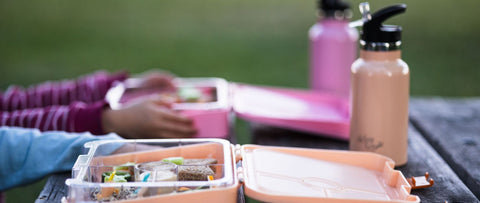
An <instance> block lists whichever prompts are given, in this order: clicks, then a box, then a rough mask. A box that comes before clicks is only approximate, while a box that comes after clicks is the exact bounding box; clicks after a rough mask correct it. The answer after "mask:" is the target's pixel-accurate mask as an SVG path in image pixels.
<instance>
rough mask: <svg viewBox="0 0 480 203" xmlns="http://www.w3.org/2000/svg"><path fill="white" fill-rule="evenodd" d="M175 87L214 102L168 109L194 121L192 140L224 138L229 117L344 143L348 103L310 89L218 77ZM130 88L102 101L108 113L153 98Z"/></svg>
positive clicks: (122, 88)
mask: <svg viewBox="0 0 480 203" xmlns="http://www.w3.org/2000/svg"><path fill="white" fill-rule="evenodd" d="M133 81H134V80H133ZM133 83H135V82H133ZM175 85H176V86H177V87H178V88H179V89H182V88H207V89H208V88H209V89H210V90H214V91H210V93H209V94H212V95H213V96H211V97H212V98H214V99H213V100H211V101H202V102H178V103H175V104H174V105H173V109H174V110H178V111H179V112H180V113H181V114H183V115H186V116H187V117H190V118H191V119H192V120H193V121H194V123H195V126H196V127H197V129H198V134H197V135H195V136H194V137H196V138H227V137H228V136H229V132H230V127H229V126H231V125H230V124H231V123H232V122H233V119H232V118H234V117H235V116H236V117H239V118H242V119H245V120H248V121H252V122H257V123H263V124H268V125H272V126H278V127H282V128H288V129H293V130H299V131H303V132H308V133H312V134H315V135H322V136H327V137H331V138H335V139H341V140H348V138H349V123H350V118H349V106H348V105H349V104H348V101H346V100H343V99H340V98H338V97H335V96H333V95H329V94H324V93H321V92H317V91H312V90H301V89H293V88H279V87H268V86H256V85H248V84H240V83H232V82H230V83H229V82H227V81H226V80H224V79H222V78H177V79H175ZM129 89H133V90H131V91H129ZM134 89H135V85H127V84H125V83H119V84H117V85H116V86H114V87H112V88H111V89H110V90H109V91H108V93H107V95H106V99H107V101H108V102H109V103H110V106H111V107H112V108H119V107H121V105H123V104H124V103H126V102H128V101H129V100H131V99H134V98H136V97H140V96H144V95H150V94H159V92H148V91H147V92H141V91H140V92H137V91H135V90H134Z"/></svg>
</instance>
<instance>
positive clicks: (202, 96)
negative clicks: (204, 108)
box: [160, 86, 217, 103]
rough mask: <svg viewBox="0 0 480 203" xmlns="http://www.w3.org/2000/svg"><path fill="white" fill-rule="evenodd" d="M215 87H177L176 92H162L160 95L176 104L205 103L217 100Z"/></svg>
mask: <svg viewBox="0 0 480 203" xmlns="http://www.w3.org/2000/svg"><path fill="white" fill-rule="evenodd" d="M216 92H217V91H216V88H215V87H195V86H185V87H178V88H177V91H176V92H162V93H160V95H162V96H165V97H168V98H169V99H171V100H173V101H174V102H176V103H206V102H214V101H216V100H217V93H216Z"/></svg>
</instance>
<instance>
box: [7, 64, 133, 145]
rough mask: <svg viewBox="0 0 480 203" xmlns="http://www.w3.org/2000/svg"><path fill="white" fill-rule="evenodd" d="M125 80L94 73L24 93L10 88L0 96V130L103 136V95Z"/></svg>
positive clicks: (40, 86) (116, 76)
mask: <svg viewBox="0 0 480 203" xmlns="http://www.w3.org/2000/svg"><path fill="white" fill-rule="evenodd" d="M126 78H127V74H126V73H124V72H122V73H116V74H108V73H106V72H96V73H94V74H91V75H87V76H84V77H81V78H78V79H76V80H65V81H61V82H45V83H42V84H39V85H35V86H31V87H28V88H26V89H24V88H22V87H18V86H10V87H9V88H8V89H7V91H5V93H1V92H0V111H1V120H0V126H19V127H25V128H36V129H39V130H41V131H51V130H61V131H67V132H85V131H88V132H90V133H92V134H95V135H100V134H104V132H103V130H102V123H101V113H102V109H103V108H105V107H107V106H108V104H107V102H106V101H105V99H104V97H105V94H106V93H107V91H108V89H109V88H110V87H111V86H112V84H113V83H114V82H115V81H123V80H125V79H126Z"/></svg>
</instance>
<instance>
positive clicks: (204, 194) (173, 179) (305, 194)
mask: <svg viewBox="0 0 480 203" xmlns="http://www.w3.org/2000/svg"><path fill="white" fill-rule="evenodd" d="M85 147H86V148H89V151H88V153H87V154H86V155H80V156H79V157H78V159H77V161H76V163H75V165H74V167H73V170H72V175H73V178H72V179H68V180H67V181H66V184H67V186H68V187H69V192H68V197H67V198H66V201H68V202H103V201H119V202H132V203H133V202H163V201H165V202H199V201H201V202H236V201H237V195H238V194H237V193H238V188H239V187H240V186H241V185H242V184H243V186H244V188H245V194H246V195H247V196H249V197H251V198H253V199H256V200H259V201H262V202H420V199H419V198H418V197H417V196H414V195H410V190H411V187H410V185H409V184H408V182H407V180H406V179H405V177H404V176H403V174H402V173H401V172H400V171H396V170H394V169H393V167H394V163H393V161H392V160H391V159H389V158H387V157H385V156H381V155H378V154H374V153H369V152H351V151H340V150H319V149H304V148H288V147H267V146H259V145H244V146H239V145H237V146H234V145H232V144H231V143H230V142H229V141H227V140H224V139H218V138H203V139H202V138H197V139H155V140H103V141H94V142H89V143H86V144H85Z"/></svg>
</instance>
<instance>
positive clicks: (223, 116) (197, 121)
mask: <svg viewBox="0 0 480 203" xmlns="http://www.w3.org/2000/svg"><path fill="white" fill-rule="evenodd" d="M135 83H136V81H135V79H133V80H132V79H130V81H127V82H126V83H119V84H117V85H116V86H114V87H112V88H111V89H110V90H109V91H108V92H107V95H106V100H107V101H108V102H109V103H110V106H111V107H112V108H113V109H116V108H119V107H120V106H121V105H122V104H124V103H125V102H128V101H129V100H131V99H135V98H138V97H142V96H146V95H151V94H159V93H161V92H158V91H139V90H133V89H135V85H131V84H135ZM174 83H175V85H176V86H177V87H178V88H198V89H211V90H213V91H210V92H208V93H205V92H203V91H202V94H212V95H209V96H211V97H213V98H214V99H213V100H212V101H207V102H201V103H195V102H192V103H175V104H174V105H173V109H174V110H178V111H180V113H181V114H183V115H185V116H188V117H189V118H191V119H192V120H193V121H194V125H195V127H196V128H197V129H198V134H196V135H195V137H197V138H204V137H214V138H227V137H228V136H229V119H228V117H229V115H228V114H229V112H230V105H229V98H228V94H229V89H228V88H229V87H228V83H227V81H225V80H224V79H221V78H177V79H175V81H174ZM127 86H128V87H127Z"/></svg>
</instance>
